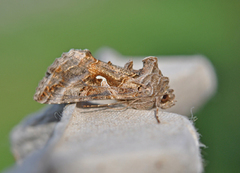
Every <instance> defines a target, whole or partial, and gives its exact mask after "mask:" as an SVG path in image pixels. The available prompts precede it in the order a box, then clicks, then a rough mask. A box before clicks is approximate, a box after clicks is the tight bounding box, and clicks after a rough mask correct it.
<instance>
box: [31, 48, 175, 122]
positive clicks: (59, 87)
mask: <svg viewBox="0 0 240 173" xmlns="http://www.w3.org/2000/svg"><path fill="white" fill-rule="evenodd" d="M142 62H143V67H142V68H141V69H139V70H134V69H133V61H129V62H127V63H126V64H125V65H124V67H119V66H116V65H113V64H112V63H111V62H110V61H109V62H108V63H106V62H102V61H100V60H97V59H95V58H94V57H93V56H92V54H91V52H90V51H89V50H87V49H85V50H81V49H76V50H74V49H71V50H70V51H69V52H67V53H63V54H62V56H61V57H60V58H57V59H56V60H55V61H54V62H53V64H52V65H51V66H49V67H48V70H47V72H46V74H45V77H44V78H43V79H42V80H41V81H40V83H39V85H38V87H37V89H36V93H35V95H34V100H35V101H37V102H39V103H45V104H63V103H74V102H81V101H91V100H108V99H114V100H116V101H117V103H118V104H123V105H126V106H127V107H128V108H134V109H144V110H146V109H152V108H156V112H158V110H159V108H161V109H167V108H170V107H172V106H173V105H174V104H175V100H174V98H175V95H174V94H173V89H170V88H169V85H168V84H169V79H168V77H165V76H163V74H162V72H161V71H160V69H159V68H158V60H157V58H156V57H152V56H149V57H146V58H144V59H143V60H142ZM108 105H109V104H108ZM156 116H157V113H156ZM157 120H158V122H160V120H159V119H158V117H157Z"/></svg>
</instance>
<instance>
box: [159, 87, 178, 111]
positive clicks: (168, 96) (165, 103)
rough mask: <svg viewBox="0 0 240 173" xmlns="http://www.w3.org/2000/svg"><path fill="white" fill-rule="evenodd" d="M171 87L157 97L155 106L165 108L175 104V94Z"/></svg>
mask: <svg viewBox="0 0 240 173" xmlns="http://www.w3.org/2000/svg"><path fill="white" fill-rule="evenodd" d="M173 91H174V90H173V89H167V90H166V91H165V92H164V93H163V94H162V95H161V96H160V97H158V103H157V106H158V107H160V108H161V109H167V108H170V107H172V106H173V105H175V102H176V100H175V94H173Z"/></svg>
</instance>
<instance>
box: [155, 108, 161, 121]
mask: <svg viewBox="0 0 240 173" xmlns="http://www.w3.org/2000/svg"><path fill="white" fill-rule="evenodd" d="M155 117H156V119H157V122H158V124H160V123H161V121H160V119H159V116H158V107H157V109H156V110H155Z"/></svg>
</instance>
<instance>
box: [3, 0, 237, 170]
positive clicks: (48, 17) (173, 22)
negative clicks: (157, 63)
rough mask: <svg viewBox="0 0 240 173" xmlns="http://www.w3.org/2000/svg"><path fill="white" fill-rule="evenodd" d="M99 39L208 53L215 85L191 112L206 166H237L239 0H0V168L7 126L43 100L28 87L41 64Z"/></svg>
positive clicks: (127, 51) (141, 51) (167, 51)
mask: <svg viewBox="0 0 240 173" xmlns="http://www.w3.org/2000/svg"><path fill="white" fill-rule="evenodd" d="M102 46H110V47H112V48H114V49H116V50H118V51H119V52H120V53H122V54H124V55H185V54H190V55H191V54H203V55H206V56H207V57H208V58H209V59H210V60H211V62H212V63H213V65H214V66H215V68H216V72H217V75H218V82H219V86H218V91H217V94H216V95H215V96H214V98H213V99H211V100H210V101H209V102H208V104H207V105H206V106H205V107H204V108H203V109H202V110H200V111H199V112H198V113H196V114H195V115H196V116H197V117H198V120H197V121H196V127H197V128H198V129H199V133H201V142H202V143H204V144H205V145H206V146H207V148H205V149H203V151H202V154H203V157H204V160H205V162H204V164H205V172H207V173H209V172H214V173H215V172H218V173H221V172H224V173H225V172H237V170H240V164H239V163H240V162H239V161H240V149H239V144H240V127H239V122H240V116H239V107H240V106H239V103H240V100H239V97H240V91H239V89H240V88H239V87H240V82H239V81H240V80H239V74H240V57H239V56H240V47H239V46H240V1H237V0H236V1H234V0H232V1H227V0H222V1H217V0H215V1H213V0H208V1H206V0H202V1H187V0H182V1H164V0H148V1H140V0H138V1H136V0H135V1H134V0H121V1H110V0H102V1H99V0H79V1H74V0H68V1H63V0H58V1H49V0H41V1H37V0H32V1H31V0H21V1H19V0H1V1H0V59H1V61H0V75H1V78H0V80H1V81H0V85H1V90H0V92H1V93H0V96H1V97H0V100H1V120H0V137H1V138H0V153H1V154H0V170H3V169H5V168H7V167H8V166H10V165H12V164H13V163H14V158H13V157H12V155H11V152H10V143H9V137H8V136H9V132H10V131H11V129H12V128H13V127H14V126H15V125H16V124H18V123H19V122H20V121H21V120H22V119H23V117H24V116H26V115H28V114H30V113H32V112H34V111H37V110H39V109H40V108H42V107H43V106H44V105H41V104H39V103H37V102H35V101H33V94H34V92H35V88H36V87H37V85H38V82H39V80H40V79H42V77H43V76H44V73H45V71H46V69H47V67H48V66H49V65H50V64H51V63H52V62H53V61H54V59H55V58H57V57H59V56H60V55H61V54H62V52H67V51H68V50H69V49H70V48H78V49H84V48H88V49H89V50H91V51H92V53H93V55H94V52H95V51H96V50H97V49H98V48H100V47H102ZM126 61H127V60H126ZM189 164H191V163H189Z"/></svg>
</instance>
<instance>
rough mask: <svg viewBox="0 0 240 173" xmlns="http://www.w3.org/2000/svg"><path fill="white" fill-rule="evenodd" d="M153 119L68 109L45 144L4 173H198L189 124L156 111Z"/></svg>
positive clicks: (143, 113) (145, 113) (145, 114)
mask: <svg viewBox="0 0 240 173" xmlns="http://www.w3.org/2000/svg"><path fill="white" fill-rule="evenodd" d="M159 118H160V120H161V123H160V124H158V123H157V120H156V118H155V115H154V111H153V110H150V111H149V110H134V109H127V110H114V109H113V110H112V109H99V108H97V109H94V108H91V109H81V108H78V107H75V104H72V105H69V106H67V107H66V108H65V110H64V112H63V117H62V120H61V122H59V123H58V124H57V125H56V127H55V129H54V132H53V135H52V137H51V139H50V140H49V141H48V144H47V145H46V146H45V147H44V148H42V149H41V150H39V151H38V152H36V153H34V154H32V155H31V156H30V157H27V158H26V159H25V160H24V162H23V163H22V164H21V165H20V166H18V167H16V168H15V169H12V170H11V171H10V172H32V171H34V172H49V171H53V172H63V173H64V172H69V171H70V172H104V173H108V172H109V173H110V172H184V173H186V172H201V170H202V162H201V156H200V149H199V147H200V144H199V141H198V134H197V133H196V131H195V129H194V126H193V125H192V123H191V122H190V121H189V120H188V119H187V118H186V117H184V116H181V115H177V114H173V113H168V112H162V111H160V112H159ZM189 163H191V164H189Z"/></svg>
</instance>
